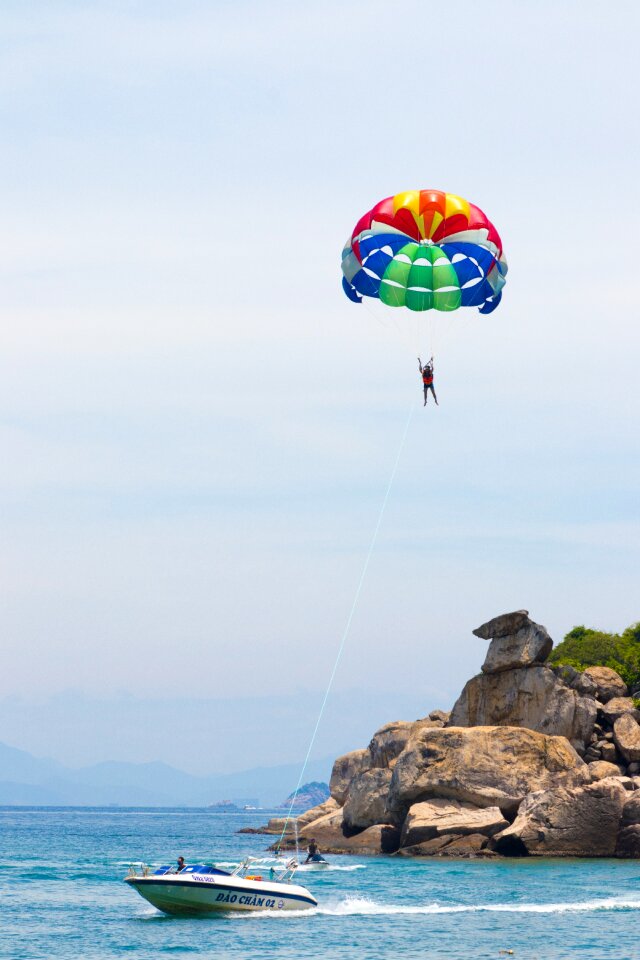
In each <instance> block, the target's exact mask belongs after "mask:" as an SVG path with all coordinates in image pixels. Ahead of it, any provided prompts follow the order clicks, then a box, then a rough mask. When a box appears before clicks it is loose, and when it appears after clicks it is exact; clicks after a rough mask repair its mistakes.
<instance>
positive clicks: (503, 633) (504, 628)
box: [472, 610, 531, 640]
mask: <svg viewBox="0 0 640 960" xmlns="http://www.w3.org/2000/svg"><path fill="white" fill-rule="evenodd" d="M528 623H531V621H530V620H529V611H528V610H514V611H513V613H501V614H499V615H498V616H497V617H493V619H492V620H487V622H486V623H483V624H482V625H481V626H480V627H476V629H475V630H472V633H473V635H474V636H475V637H480V639H481V640H493V639H494V638H495V637H508V636H510V635H511V634H513V633H517V632H518V630H520V629H521V628H522V627H525V626H526V625H527V624H528Z"/></svg>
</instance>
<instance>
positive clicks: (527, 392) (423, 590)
mask: <svg viewBox="0 0 640 960" xmlns="http://www.w3.org/2000/svg"><path fill="white" fill-rule="evenodd" d="M0 24H1V26H2V36H3V56H2V59H1V62H0V117H1V125H0V129H1V130H2V133H1V136H2V150H1V151H0V191H1V207H2V216H1V217H0V309H1V312H2V316H1V323H0V444H1V451H2V452H1V457H0V459H1V462H2V466H1V467H0V564H1V575H2V583H3V590H2V604H1V610H0V637H1V643H0V740H2V741H5V742H7V743H10V744H11V745H13V746H17V747H20V748H22V749H26V750H30V751H32V752H34V753H37V754H39V755H47V756H52V757H54V758H55V759H58V760H60V761H62V762H66V763H78V764H79V763H85V762H93V761H99V760H104V759H124V760H134V761H145V760H152V759H158V760H166V761H168V762H174V763H175V764H176V765H178V766H180V765H182V766H183V767H184V768H185V769H187V768H188V769H190V770H193V771H194V772H196V771H197V770H199V769H201V770H202V771H203V772H217V771H223V770H237V769H243V768H244V767H249V766H252V765H254V764H258V763H273V764H276V763H285V762H291V761H295V760H298V759H300V758H301V757H303V756H304V754H305V752H306V749H307V745H308V743H309V738H310V736H311V732H312V729H313V726H314V724H315V720H316V717H317V714H318V710H319V708H320V704H321V701H322V697H323V695H324V692H325V689H326V686H327V682H328V680H329V676H330V674H331V670H332V667H333V663H334V659H335V656H336V652H337V650H338V647H339V644H340V640H341V637H342V636H343V632H344V629H345V624H346V622H347V618H348V616H349V612H350V609H351V606H352V603H353V599H354V595H355V592H356V589H357V585H358V581H359V578H360V575H361V572H362V569H363V564H364V562H365V558H366V555H367V551H368V549H369V545H370V543H371V538H372V535H373V532H374V530H375V527H376V524H377V522H378V519H379V517H380V511H381V506H382V503H383V498H384V496H385V491H386V490H387V485H388V482H389V478H390V475H391V472H392V469H393V466H394V463H395V462H396V457H397V456H398V454H399V457H398V467H397V473H396V475H395V480H394V483H393V486H392V488H391V490H390V492H389V497H388V502H387V504H386V509H385V511H384V514H383V516H382V518H381V520H380V530H379V536H378V539H377V543H376V545H375V549H374V551H373V553H372V557H371V562H370V564H369V567H368V570H367V575H366V579H365V581H364V584H363V588H362V592H361V594H360V598H359V602H358V605H357V608H356V610H355V613H354V616H353V620H352V623H351V629H350V632H349V635H348V638H347V642H346V644H345V648H344V653H343V656H342V658H341V661H340V663H339V666H338V670H337V671H336V678H335V684H334V691H335V693H334V695H333V696H332V697H330V698H329V701H328V703H327V708H326V712H325V714H324V717H323V720H322V724H321V726H320V729H319V733H318V739H317V742H316V745H315V747H314V751H315V753H316V754H317V756H327V755H332V754H335V753H339V752H342V751H344V750H348V749H353V748H356V747H359V746H363V745H365V744H366V741H367V739H368V737H369V736H370V735H371V734H372V733H373V732H374V730H375V729H376V727H378V726H380V725H381V724H382V723H384V722H386V721H387V720H392V719H413V718H414V717H416V716H420V715H424V714H425V713H426V712H428V711H429V710H430V709H432V708H434V707H449V706H451V704H452V703H453V701H454V700H455V698H456V696H457V695H458V693H459V692H460V690H461V688H462V686H463V684H464V682H465V681H466V680H467V679H468V678H469V677H470V676H471V675H473V674H474V673H475V672H477V670H478V669H479V666H480V664H481V662H482V659H483V657H484V652H485V645H484V644H483V642H482V641H479V640H477V639H476V638H475V637H473V636H472V634H471V630H472V629H473V628H474V627H476V626H477V625H478V624H480V623H481V622H483V621H484V620H487V619H489V618H490V617H491V616H493V615H495V614H497V613H500V612H503V611H505V610H510V609H517V608H522V607H524V608H526V609H528V610H529V611H530V613H531V616H532V617H533V618H534V619H535V620H537V621H538V622H541V623H543V624H545V625H546V626H547V628H548V629H549V631H550V633H551V634H552V636H553V637H554V639H555V640H556V641H557V640H560V639H561V638H562V636H563V635H564V633H565V632H566V631H567V630H568V629H570V628H571V627H572V626H573V625H575V624H577V623H586V624H588V625H591V626H594V627H598V628H602V629H613V630H618V629H622V628H624V627H625V626H626V625H628V624H629V623H631V622H634V621H636V620H637V619H638V618H639V617H640V609H639V608H638V600H637V598H638V569H639V566H640V565H639V562H638V561H639V559H640V557H639V552H640V551H639V547H638V544H639V543H640V536H639V534H640V509H639V500H638V493H637V491H638V481H639V480H640V469H639V467H640V441H639V431H638V415H639V413H640V389H639V387H638V375H637V369H638V353H639V348H640V325H639V323H638V320H639V311H638V306H637V298H636V297H635V286H636V278H635V272H636V269H637V268H636V263H635V252H636V248H637V237H636V233H637V229H636V222H637V219H638V208H639V200H640V196H639V194H640V191H639V189H638V182H639V181H638V173H637V171H638V165H639V160H640V150H639V146H640V133H639V130H638V125H637V123H636V122H635V116H636V113H637V97H638V81H637V75H636V72H635V63H636V50H635V36H636V34H637V31H638V29H639V28H640V13H639V12H638V8H637V5H635V4H633V3H631V2H622V3H619V4H617V5H616V8H615V11H614V12H612V11H611V10H608V9H607V8H606V6H604V5H603V4H600V3H595V2H590V0H586V2H585V0H582V2H553V3H552V2H545V0H540V2H529V3H523V4H517V5H516V4H513V3H507V2H504V3H500V2H493V0H489V2H486V3H484V4H477V3H473V2H467V0H461V2H458V3H456V4H451V5H448V6H446V7H440V8H438V7H436V6H435V5H433V4H425V3H423V2H412V0H408V2H406V3H404V4H402V6H401V7H398V6H397V5H395V6H393V5H391V4H389V3H386V4H385V3H379V2H375V0H373V2H359V0H356V2H351V3H348V2H347V3H345V2H342V3H334V2H331V0H325V2H322V3H316V2H309V3H305V4H294V3H291V2H289V3H280V2H272V0H263V2H251V0H236V2H234V3H230V2H229V3H226V2H219V3H216V2H208V3H204V2H202V3H201V2H193V0H183V2H181V3H179V4H175V3H172V4H169V3H165V2H162V0H159V2H153V3H151V2H143V0H140V2H127V3H123V2H117V0H110V2H108V3H107V2H101V0H96V2H93V3H91V4H84V3H78V2H69V3H64V2H58V0H48V2H46V3H42V2H38V0H33V2H31V3H30V4H28V5H26V4H23V3H20V2H11V0H7V2H5V3H3V5H2V10H1V11H0ZM426 187H432V188H437V189H444V190H448V191H449V192H452V193H458V194H461V195H462V196H465V197H467V198H468V199H470V200H472V201H473V202H474V203H476V204H477V205H478V206H480V207H481V208H482V209H483V210H485V211H486V212H487V214H488V215H489V217H490V218H491V220H492V221H493V222H494V223H495V224H496V226H497V227H498V229H499V231H500V233H501V235H502V238H503V241H504V245H505V252H506V255H507V259H508V261H509V266H510V272H509V276H508V282H507V286H506V289H505V292H504V296H503V301H502V303H501V305H500V307H499V309H498V310H497V311H496V312H495V313H493V314H491V315H490V316H487V317H484V316H481V315H479V314H478V313H477V312H476V311H473V310H464V311H460V312H459V313H457V314H455V315H453V316H448V317H436V318H435V319H434V320H432V319H427V318H425V320H424V323H423V325H422V330H421V332H420V331H418V332H416V326H415V321H414V318H412V317H409V318H407V317H403V316H400V315H399V313H400V312H399V311H398V312H396V311H393V310H385V309H384V308H382V307H381V306H380V307H379V308H378V309H372V308H371V307H370V306H369V307H367V306H356V305H354V304H353V303H351V302H349V301H348V300H347V299H346V298H345V297H344V296H343V294H342V291H341V287H340V266H339V264H340V253H341V249H342V245H343V243H344V241H345V239H346V237H347V236H348V235H349V234H350V232H351V230H352V228H353V225H354V224H355V222H356V221H357V220H358V219H359V217H360V216H361V214H362V213H363V212H365V211H366V210H368V209H369V208H370V207H371V206H372V205H373V204H374V203H376V202H377V201H378V200H379V199H381V198H383V197H386V196H389V195H391V194H394V193H397V192H400V191H402V190H405V189H417V188H426ZM463 314H464V315H463ZM431 352H433V353H434V355H435V364H436V388H437V390H438V396H439V400H440V406H439V407H438V408H434V407H431V406H429V407H427V409H426V410H424V409H423V408H422V406H421V384H420V380H419V377H418V374H417V369H416V367H417V362H416V355H417V354H418V353H421V354H422V355H423V356H425V355H428V354H429V353H431ZM408 419H409V426H408V430H407V435H406V442H405V443H404V445H403V447H402V449H400V447H401V439H402V436H403V431H404V429H405V425H406V423H407V420H408ZM198 716H200V717H207V721H206V722H205V721H204V720H199V719H196V718H197V717H198ZM243 718H246V722H243Z"/></svg>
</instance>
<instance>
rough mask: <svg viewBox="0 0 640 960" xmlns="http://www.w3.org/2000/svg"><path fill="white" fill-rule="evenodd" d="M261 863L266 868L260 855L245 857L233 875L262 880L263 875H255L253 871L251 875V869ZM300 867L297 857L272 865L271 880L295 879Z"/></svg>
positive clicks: (285, 880) (270, 870) (286, 881)
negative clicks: (281, 863)
mask: <svg viewBox="0 0 640 960" xmlns="http://www.w3.org/2000/svg"><path fill="white" fill-rule="evenodd" d="M258 864H260V865H261V866H262V868H263V869H264V866H263V865H264V860H263V859H262V858H260V857H245V858H244V860H242V862H241V863H239V864H238V866H237V867H236V868H235V870H233V871H232V874H231V876H232V877H244V878H245V879H246V880H262V879H263V875H260V876H259V877H258V876H254V875H253V873H252V874H251V875H249V871H253V870H254V869H255V867H256V866H257V865H258ZM297 869H298V861H297V860H296V859H295V858H293V857H292V858H291V859H290V860H287V861H286V862H285V863H284V864H283V865H282V866H280V867H273V866H272V867H270V868H269V877H268V879H269V880H277V881H278V883H290V882H291V880H292V879H293V875H294V873H295V872H296V870H297Z"/></svg>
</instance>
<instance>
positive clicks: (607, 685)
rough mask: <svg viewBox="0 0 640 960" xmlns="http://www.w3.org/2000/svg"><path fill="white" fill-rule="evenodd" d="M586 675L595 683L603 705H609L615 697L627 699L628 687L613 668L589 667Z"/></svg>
mask: <svg viewBox="0 0 640 960" xmlns="http://www.w3.org/2000/svg"><path fill="white" fill-rule="evenodd" d="M584 672H585V675H586V676H587V677H589V679H590V680H591V681H592V682H593V683H595V685H596V688H597V693H596V696H597V697H598V700H600V702H601V703H608V701H609V700H613V698H614V697H626V695H627V685H626V683H625V682H624V680H623V679H622V677H621V676H620V674H619V673H616V671H615V670H612V669H611V667H587V669H586V670H585V671H584Z"/></svg>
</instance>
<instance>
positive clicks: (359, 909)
mask: <svg viewBox="0 0 640 960" xmlns="http://www.w3.org/2000/svg"><path fill="white" fill-rule="evenodd" d="M603 910H605V911H606V910H640V899H639V900H627V899H622V898H616V897H606V898H600V899H596V900H581V901H575V902H566V903H486V904H483V903H478V904H454V905H444V904H439V903H425V904H387V903H377V902H376V901H375V900H371V899H369V898H368V897H346V898H345V899H344V900H342V901H341V902H340V903H338V904H336V905H335V906H319V907H313V908H311V909H309V910H286V911H280V912H275V911H264V912H262V913H248V912H247V913H244V914H235V916H237V917H239V916H242V918H243V919H246V918H249V917H250V918H256V917H260V918H269V919H272V918H273V917H289V918H290V919H293V918H296V917H309V916H316V915H320V916H328V917H347V916H368V917H389V916H415V915H420V914H422V915H429V914H434V915H436V914H447V913H589V912H597V911H603Z"/></svg>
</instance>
